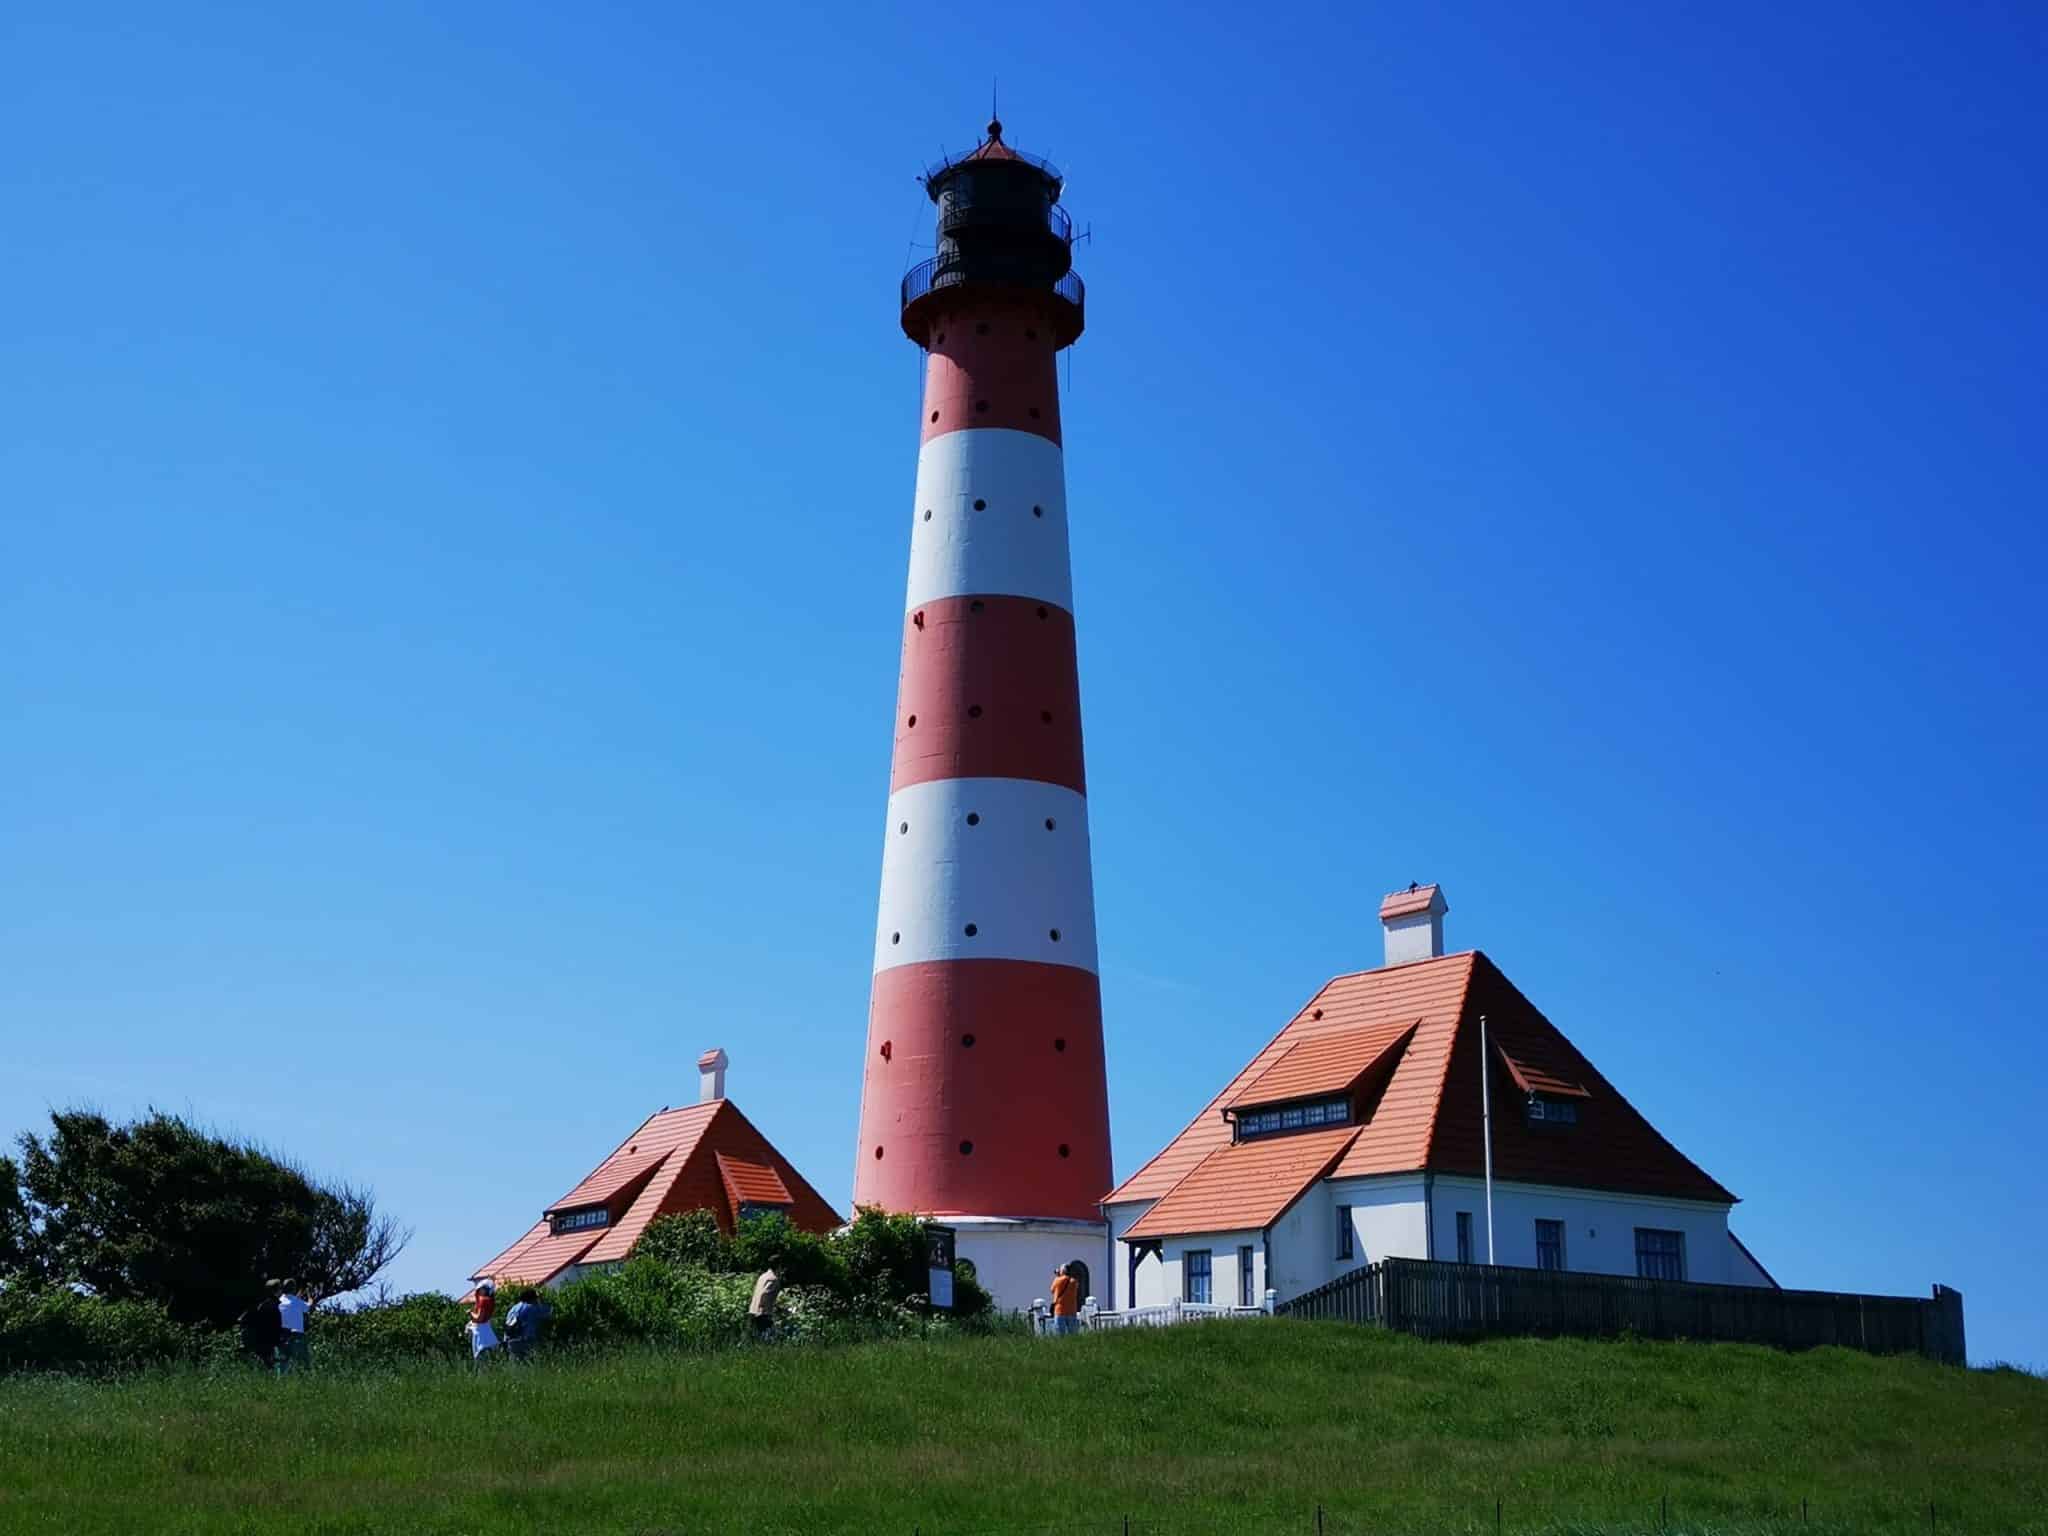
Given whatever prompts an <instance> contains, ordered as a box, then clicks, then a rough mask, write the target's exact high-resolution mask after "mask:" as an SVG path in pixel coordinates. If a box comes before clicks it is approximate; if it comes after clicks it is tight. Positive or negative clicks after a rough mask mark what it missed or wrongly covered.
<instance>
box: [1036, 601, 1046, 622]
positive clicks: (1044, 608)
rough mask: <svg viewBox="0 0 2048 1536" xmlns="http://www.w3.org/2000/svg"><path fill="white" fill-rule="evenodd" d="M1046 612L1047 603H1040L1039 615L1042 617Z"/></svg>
mask: <svg viewBox="0 0 2048 1536" xmlns="http://www.w3.org/2000/svg"><path fill="white" fill-rule="evenodd" d="M1046 612H1047V610H1046V606H1045V604H1043V603H1040V604H1039V605H1038V616H1039V617H1040V618H1041V619H1042V618H1044V617H1046Z"/></svg>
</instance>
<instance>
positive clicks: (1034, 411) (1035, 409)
mask: <svg viewBox="0 0 2048 1536" xmlns="http://www.w3.org/2000/svg"><path fill="white" fill-rule="evenodd" d="M1031 419H1032V420H1033V421H1036V420H1038V407H1037V406H1035V405H1034V406H1032V407H1031Z"/></svg>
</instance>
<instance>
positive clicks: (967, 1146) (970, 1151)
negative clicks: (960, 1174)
mask: <svg viewBox="0 0 2048 1536" xmlns="http://www.w3.org/2000/svg"><path fill="white" fill-rule="evenodd" d="M960 1155H961V1156H962V1157H971V1156H973V1155H974V1143H973V1142H971V1141H963V1142H961V1143H960Z"/></svg>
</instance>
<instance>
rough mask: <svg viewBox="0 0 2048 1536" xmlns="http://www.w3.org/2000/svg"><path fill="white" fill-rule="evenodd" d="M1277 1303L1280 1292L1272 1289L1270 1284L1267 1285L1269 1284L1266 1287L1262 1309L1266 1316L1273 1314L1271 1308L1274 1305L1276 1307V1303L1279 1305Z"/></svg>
mask: <svg viewBox="0 0 2048 1536" xmlns="http://www.w3.org/2000/svg"><path fill="white" fill-rule="evenodd" d="M1279 1303H1280V1293H1279V1292H1278V1291H1276V1290H1274V1289H1273V1287H1271V1286H1270V1285H1269V1286H1267V1287H1266V1304H1265V1307H1264V1311H1265V1314H1266V1316H1268V1317H1271V1316H1272V1315H1273V1308H1274V1307H1276V1306H1278V1305H1279Z"/></svg>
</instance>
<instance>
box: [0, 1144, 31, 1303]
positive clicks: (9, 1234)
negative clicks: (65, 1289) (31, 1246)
mask: <svg viewBox="0 0 2048 1536" xmlns="http://www.w3.org/2000/svg"><path fill="white" fill-rule="evenodd" d="M28 1239H29V1225H28V1205H27V1202H25V1201H24V1200H23V1199H22V1198H21V1170H20V1169H19V1168H18V1167H16V1166H15V1163H14V1159H13V1158H11V1157H0V1280H4V1279H6V1278H7V1277H8V1276H10V1275H19V1274H23V1273H24V1272H25V1270H26V1268H27V1265H28Z"/></svg>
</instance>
